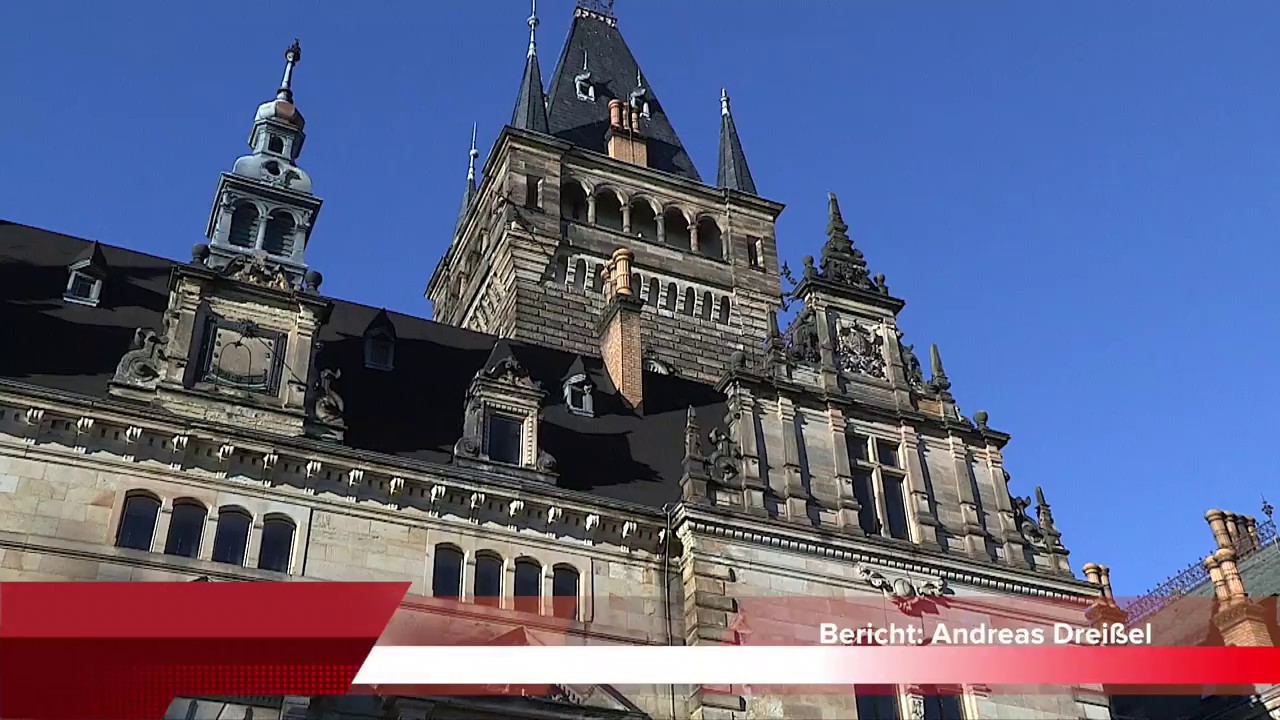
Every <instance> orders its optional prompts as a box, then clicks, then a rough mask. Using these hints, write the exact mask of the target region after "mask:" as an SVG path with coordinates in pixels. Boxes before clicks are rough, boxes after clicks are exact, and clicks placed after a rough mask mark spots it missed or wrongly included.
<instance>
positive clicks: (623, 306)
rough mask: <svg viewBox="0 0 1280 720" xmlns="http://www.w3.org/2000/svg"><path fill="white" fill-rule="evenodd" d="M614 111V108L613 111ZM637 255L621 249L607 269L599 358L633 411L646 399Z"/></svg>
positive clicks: (605, 269)
mask: <svg viewBox="0 0 1280 720" xmlns="http://www.w3.org/2000/svg"><path fill="white" fill-rule="evenodd" d="M610 110H612V108H610ZM634 258H635V253H633V252H631V251H630V250H628V249H627V248H618V249H617V250H615V251H614V253H613V258H612V259H610V260H609V264H608V265H606V266H605V268H604V286H605V293H606V297H608V298H609V300H608V304H607V305H605V308H604V313H603V314H602V315H601V316H600V324H599V327H598V331H599V336H600V355H601V356H602V357H603V358H604V366H605V369H606V370H607V371H608V372H609V378H610V379H611V380H613V385H614V387H616V388H618V393H619V394H621V395H622V397H623V399H625V400H626V401H627V404H628V405H630V406H631V407H633V408H634V407H639V405H640V403H641V401H642V400H643V399H644V360H643V348H642V347H641V340H640V311H641V308H642V307H643V306H644V303H643V301H641V300H640V297H639V294H638V292H637V290H638V288H633V287H631V261H632V260H633V259H634Z"/></svg>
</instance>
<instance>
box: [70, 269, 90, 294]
mask: <svg viewBox="0 0 1280 720" xmlns="http://www.w3.org/2000/svg"><path fill="white" fill-rule="evenodd" d="M94 284H95V281H94V279H93V278H91V277H89V276H88V275H85V274H83V273H76V274H75V275H73V276H72V278H71V295H72V297H78V298H81V299H84V300H88V299H90V298H92V297H93V286H94Z"/></svg>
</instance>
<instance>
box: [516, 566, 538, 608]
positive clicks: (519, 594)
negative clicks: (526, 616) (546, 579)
mask: <svg viewBox="0 0 1280 720" xmlns="http://www.w3.org/2000/svg"><path fill="white" fill-rule="evenodd" d="M513 594H514V595H515V596H516V610H518V611H520V612H528V613H536V612H539V607H538V604H539V602H540V601H541V600H542V566H541V565H539V564H538V561H537V560H531V559H529V558H520V559H519V560H516V586H515V592H514V593H513Z"/></svg>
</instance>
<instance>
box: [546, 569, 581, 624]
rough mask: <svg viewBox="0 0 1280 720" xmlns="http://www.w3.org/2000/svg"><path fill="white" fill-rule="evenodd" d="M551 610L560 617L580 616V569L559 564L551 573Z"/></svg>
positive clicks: (572, 617)
mask: <svg viewBox="0 0 1280 720" xmlns="http://www.w3.org/2000/svg"><path fill="white" fill-rule="evenodd" d="M551 598H552V600H551V610H552V613H553V614H554V615H555V616H556V617H558V618H568V619H575V618H577V617H578V571H577V570H574V569H573V568H571V567H569V566H568V565H557V566H556V567H555V569H554V570H553V571H552V573H551Z"/></svg>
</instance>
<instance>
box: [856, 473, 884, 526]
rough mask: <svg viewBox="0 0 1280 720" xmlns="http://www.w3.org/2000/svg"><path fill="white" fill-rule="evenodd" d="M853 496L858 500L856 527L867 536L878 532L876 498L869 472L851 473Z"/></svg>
mask: <svg viewBox="0 0 1280 720" xmlns="http://www.w3.org/2000/svg"><path fill="white" fill-rule="evenodd" d="M853 496H854V497H855V498H857V499H858V505H859V508H858V525H859V527H861V528H862V531H863V532H865V533H866V534H868V535H876V534H879V532H880V522H879V520H877V519H876V496H875V492H874V491H873V490H872V478H871V472H870V471H867V470H860V469H855V470H854V471H853Z"/></svg>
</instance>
